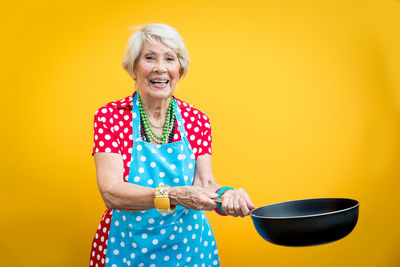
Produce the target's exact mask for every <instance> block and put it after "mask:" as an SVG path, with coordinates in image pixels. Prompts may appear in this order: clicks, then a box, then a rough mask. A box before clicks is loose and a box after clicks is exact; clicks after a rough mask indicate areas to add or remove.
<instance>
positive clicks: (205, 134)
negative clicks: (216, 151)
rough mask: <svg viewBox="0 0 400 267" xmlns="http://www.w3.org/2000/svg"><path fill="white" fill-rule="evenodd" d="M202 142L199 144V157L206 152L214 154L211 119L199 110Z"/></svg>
mask: <svg viewBox="0 0 400 267" xmlns="http://www.w3.org/2000/svg"><path fill="white" fill-rule="evenodd" d="M199 121H200V123H201V125H200V135H201V142H200V144H198V151H197V157H198V156H200V155H205V154H209V155H211V154H212V151H211V150H212V136H211V123H210V119H209V118H208V117H207V116H206V115H205V114H204V113H202V112H199Z"/></svg>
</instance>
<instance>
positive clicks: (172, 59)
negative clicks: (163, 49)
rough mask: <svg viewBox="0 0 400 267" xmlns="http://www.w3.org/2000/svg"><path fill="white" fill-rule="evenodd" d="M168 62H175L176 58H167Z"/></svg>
mask: <svg viewBox="0 0 400 267" xmlns="http://www.w3.org/2000/svg"><path fill="white" fill-rule="evenodd" d="M167 60H168V61H175V58H174V57H167Z"/></svg>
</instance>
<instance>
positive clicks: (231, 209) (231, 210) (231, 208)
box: [228, 198, 237, 217]
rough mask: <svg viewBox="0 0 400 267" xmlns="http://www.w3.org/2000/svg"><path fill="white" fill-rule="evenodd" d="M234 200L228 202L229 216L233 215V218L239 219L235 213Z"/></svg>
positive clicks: (230, 199)
mask: <svg viewBox="0 0 400 267" xmlns="http://www.w3.org/2000/svg"><path fill="white" fill-rule="evenodd" d="M233 201H234V200H233V198H229V201H228V215H231V216H233V217H237V214H236V212H235V204H234V202H233Z"/></svg>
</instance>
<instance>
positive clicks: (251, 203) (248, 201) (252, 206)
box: [241, 189, 256, 210]
mask: <svg viewBox="0 0 400 267" xmlns="http://www.w3.org/2000/svg"><path fill="white" fill-rule="evenodd" d="M241 195H242V196H243V197H244V199H245V200H246V204H247V207H248V208H249V209H251V210H252V209H255V208H256V206H255V205H254V204H253V202H251V200H250V197H249V195H248V194H247V193H246V191H244V190H243V189H242V194H241Z"/></svg>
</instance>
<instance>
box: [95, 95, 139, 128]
mask: <svg viewBox="0 0 400 267" xmlns="http://www.w3.org/2000/svg"><path fill="white" fill-rule="evenodd" d="M131 110H132V96H131V95H130V96H127V97H125V98H123V99H120V100H117V101H111V102H109V103H107V104H105V105H103V106H101V107H100V108H98V109H97V110H96V112H95V113H94V117H95V120H98V121H100V122H104V123H105V122H110V123H111V124H113V121H114V120H118V119H119V118H120V117H121V115H122V116H125V115H128V114H129V113H130V111H131ZM110 119H111V120H110Z"/></svg>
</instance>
